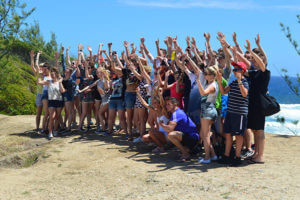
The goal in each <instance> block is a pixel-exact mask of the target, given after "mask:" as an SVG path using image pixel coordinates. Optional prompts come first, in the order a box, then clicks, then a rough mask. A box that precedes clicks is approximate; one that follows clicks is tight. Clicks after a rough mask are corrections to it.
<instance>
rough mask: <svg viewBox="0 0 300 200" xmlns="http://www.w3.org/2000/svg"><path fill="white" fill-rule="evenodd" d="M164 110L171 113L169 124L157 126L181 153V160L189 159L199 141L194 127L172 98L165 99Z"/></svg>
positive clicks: (160, 123)
mask: <svg viewBox="0 0 300 200" xmlns="http://www.w3.org/2000/svg"><path fill="white" fill-rule="evenodd" d="M166 109H167V111H168V112H170V113H172V115H171V118H170V121H169V124H168V125H165V124H163V123H162V122H159V125H160V126H161V127H162V128H163V129H164V130H165V131H166V132H167V133H168V139H169V140H170V141H171V142H172V143H173V144H174V145H175V146H176V147H178V148H179V150H180V151H181V153H182V155H181V160H182V161H185V160H187V159H189V158H190V153H189V152H190V150H192V149H193V148H194V147H195V146H196V145H197V143H198V141H199V134H198V132H197V128H196V125H195V124H194V122H193V121H192V120H191V119H190V118H189V117H188V116H187V114H186V113H185V112H184V111H183V110H181V109H180V108H178V101H177V99H176V98H174V97H168V98H166Z"/></svg>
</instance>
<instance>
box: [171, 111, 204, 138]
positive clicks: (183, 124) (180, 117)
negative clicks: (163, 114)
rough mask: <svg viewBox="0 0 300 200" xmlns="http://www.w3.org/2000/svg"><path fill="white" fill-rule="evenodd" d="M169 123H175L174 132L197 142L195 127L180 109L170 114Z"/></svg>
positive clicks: (197, 136)
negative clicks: (186, 135) (181, 133)
mask: <svg viewBox="0 0 300 200" xmlns="http://www.w3.org/2000/svg"><path fill="white" fill-rule="evenodd" d="M170 121H174V122H176V123H177V125H176V127H175V131H180V132H183V133H185V134H188V135H189V136H190V137H192V138H194V139H195V140H199V135H198V133H197V128H196V125H195V124H194V122H193V121H192V120H191V119H190V118H189V117H188V116H187V114H186V113H185V112H184V111H183V110H181V109H180V108H177V109H176V110H175V112H173V113H172V115H171V118H170Z"/></svg>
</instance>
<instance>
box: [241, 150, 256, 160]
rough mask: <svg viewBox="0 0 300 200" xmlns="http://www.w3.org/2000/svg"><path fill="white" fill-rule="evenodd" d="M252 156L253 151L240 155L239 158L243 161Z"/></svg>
mask: <svg viewBox="0 0 300 200" xmlns="http://www.w3.org/2000/svg"><path fill="white" fill-rule="evenodd" d="M253 155H254V151H253V150H247V151H246V152H244V153H243V154H242V155H241V158H243V159H247V158H250V157H251V156H253Z"/></svg>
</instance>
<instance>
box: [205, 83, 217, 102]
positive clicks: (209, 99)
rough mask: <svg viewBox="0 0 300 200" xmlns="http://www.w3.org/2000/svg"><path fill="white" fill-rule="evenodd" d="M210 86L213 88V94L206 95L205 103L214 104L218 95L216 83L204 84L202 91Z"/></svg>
mask: <svg viewBox="0 0 300 200" xmlns="http://www.w3.org/2000/svg"><path fill="white" fill-rule="evenodd" d="M210 85H212V86H213V87H214V88H215V92H214V93H212V94H209V95H207V99H206V102H209V103H213V104H215V103H216V100H217V95H218V91H219V87H218V85H217V83H216V81H214V82H212V83H211V84H205V85H204V89H206V88H208V87H209V86H210Z"/></svg>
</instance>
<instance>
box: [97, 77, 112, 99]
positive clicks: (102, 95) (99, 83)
mask: <svg viewBox="0 0 300 200" xmlns="http://www.w3.org/2000/svg"><path fill="white" fill-rule="evenodd" d="M97 88H101V89H102V90H103V91H104V94H101V99H102V103H107V102H108V101H109V97H110V92H109V91H107V90H106V89H105V86H104V81H102V80H99V81H98V83H97Z"/></svg>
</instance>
